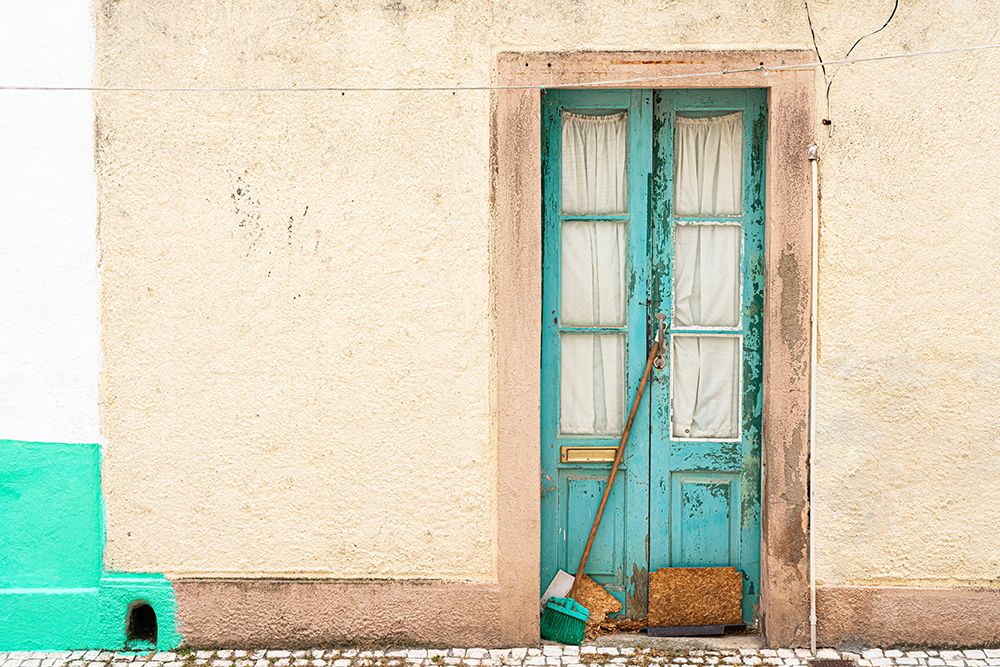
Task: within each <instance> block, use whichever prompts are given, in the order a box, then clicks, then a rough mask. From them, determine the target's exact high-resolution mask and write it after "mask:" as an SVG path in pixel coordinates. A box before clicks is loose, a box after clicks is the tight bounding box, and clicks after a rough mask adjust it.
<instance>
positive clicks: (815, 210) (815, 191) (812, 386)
mask: <svg viewBox="0 0 1000 667" xmlns="http://www.w3.org/2000/svg"><path fill="white" fill-rule="evenodd" d="M809 162H810V164H811V166H812V289H811V290H810V299H809V301H810V304H809V305H810V331H809V648H810V650H811V651H812V653H813V655H816V521H815V519H816V505H815V503H814V502H813V495H814V493H815V489H816V483H815V482H816V480H815V478H814V472H813V471H814V469H815V466H814V465H813V452H814V451H815V449H816V356H817V354H816V350H817V343H818V340H817V333H818V331H819V326H818V323H817V317H816V315H817V302H818V301H819V298H818V297H819V295H818V292H817V285H818V283H819V147H818V146H816V144H813V145H812V146H810V147H809Z"/></svg>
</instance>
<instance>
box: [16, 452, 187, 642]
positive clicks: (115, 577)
mask: <svg viewBox="0 0 1000 667" xmlns="http://www.w3.org/2000/svg"><path fill="white" fill-rule="evenodd" d="M100 467H101V466H100V446H99V445H96V444H66V443H47V442H45V443H43V442H23V441H19V440H0V651H15V650H58V649H118V650H121V649H126V648H133V649H146V648H153V647H154V646H153V645H152V644H150V643H145V644H143V645H134V646H126V643H127V642H126V622H127V619H128V614H129V608H130V606H131V605H133V604H134V603H146V604H148V605H150V606H151V607H152V608H153V610H154V612H155V613H156V619H157V626H158V634H157V641H156V644H155V648H159V649H164V650H165V649H170V648H175V647H176V646H178V645H179V644H180V642H181V636H180V635H179V634H178V633H177V630H176V622H175V611H176V601H175V599H174V594H173V588H172V587H171V585H170V582H169V581H167V579H166V578H165V577H163V576H162V575H159V574H124V573H105V572H103V571H102V552H103V549H104V523H103V510H102V505H101V476H100Z"/></svg>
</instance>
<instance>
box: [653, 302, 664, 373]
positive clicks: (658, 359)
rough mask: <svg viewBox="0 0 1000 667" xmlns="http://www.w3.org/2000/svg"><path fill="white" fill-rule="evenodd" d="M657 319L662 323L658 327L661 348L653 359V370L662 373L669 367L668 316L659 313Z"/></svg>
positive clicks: (657, 338)
mask: <svg viewBox="0 0 1000 667" xmlns="http://www.w3.org/2000/svg"><path fill="white" fill-rule="evenodd" d="M656 319H657V320H659V322H660V323H659V325H657V327H656V340H658V341H660V348H659V349H658V350H657V351H656V356H655V357H653V368H655V369H656V370H659V371H662V370H663V369H664V367H666V365H667V322H666V320H667V316H666V315H664V314H663V313H657V314H656Z"/></svg>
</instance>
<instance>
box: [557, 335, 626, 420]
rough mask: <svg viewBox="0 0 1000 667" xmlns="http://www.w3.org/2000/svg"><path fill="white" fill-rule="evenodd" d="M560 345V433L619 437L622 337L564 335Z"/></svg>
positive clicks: (621, 394) (622, 389)
mask: <svg viewBox="0 0 1000 667" xmlns="http://www.w3.org/2000/svg"><path fill="white" fill-rule="evenodd" d="M560 344H561V356H560V360H559V361H560V392H559V397H560V405H559V423H560V430H561V431H562V432H563V433H567V434H577V435H585V434H587V435H619V434H620V433H621V429H622V427H623V426H624V424H625V415H624V411H625V398H624V393H625V337H624V336H622V335H619V334H578V333H572V334H570V333H564V334H561V336H560Z"/></svg>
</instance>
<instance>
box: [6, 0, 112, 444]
mask: <svg viewBox="0 0 1000 667" xmlns="http://www.w3.org/2000/svg"><path fill="white" fill-rule="evenodd" d="M93 37H94V31H93V19H92V16H91V13H90V8H89V6H88V3H86V2H79V1H77V0H51V1H49V2H45V3H27V2H25V3H9V4H5V5H4V7H3V19H2V20H0V83H2V84H3V85H22V86H31V85H36V86H37V85H42V86H53V85H56V86H59V85H62V86H86V85H88V84H89V83H90V81H91V77H92V70H93ZM93 122H94V110H93V100H92V99H91V95H90V93H88V92H86V91H78V92H47V91H0V438H22V439H29V440H55V441H59V442H94V441H97V440H99V439H100V435H99V431H98V409H97V400H98V399H97V376H98V367H99V356H98V349H99V336H98V332H97V322H98V315H97V266H96V254H97V244H96V242H95V240H94V233H95V232H94V230H95V226H96V225H95V220H96V206H95V204H94V143H93V134H94V132H93Z"/></svg>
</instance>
